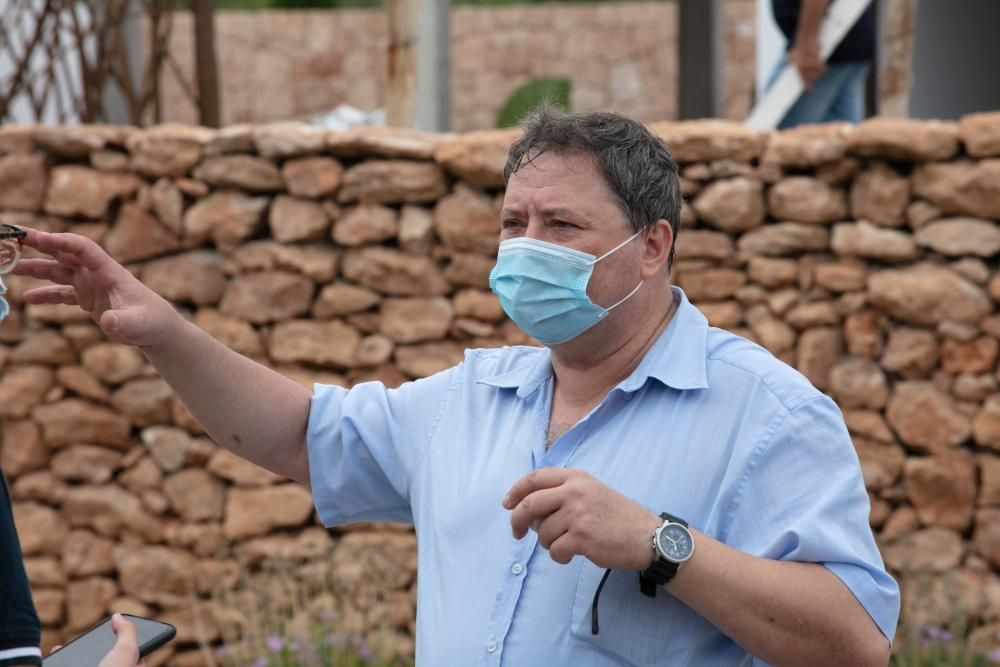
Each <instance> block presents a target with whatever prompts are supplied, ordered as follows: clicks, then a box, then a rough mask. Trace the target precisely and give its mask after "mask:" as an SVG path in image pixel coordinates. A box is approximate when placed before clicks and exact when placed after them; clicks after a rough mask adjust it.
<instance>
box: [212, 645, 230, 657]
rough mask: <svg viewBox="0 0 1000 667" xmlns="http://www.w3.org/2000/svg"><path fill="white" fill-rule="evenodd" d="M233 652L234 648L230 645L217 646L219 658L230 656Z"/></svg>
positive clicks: (216, 654) (216, 655) (216, 650)
mask: <svg viewBox="0 0 1000 667" xmlns="http://www.w3.org/2000/svg"><path fill="white" fill-rule="evenodd" d="M232 654H233V649H232V647H230V646H226V645H225V644H223V645H222V646H216V647H215V657H216V658H219V659H220V660H221V659H223V658H228V657H229V656H231V655H232Z"/></svg>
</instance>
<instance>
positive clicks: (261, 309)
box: [219, 271, 314, 324]
mask: <svg viewBox="0 0 1000 667" xmlns="http://www.w3.org/2000/svg"><path fill="white" fill-rule="evenodd" d="M313 291H314V286H313V283H312V281H311V280H309V279H308V278H306V277H304V276H301V275H299V274H296V273H289V272H287V271H262V272H260V273H248V274H244V275H241V276H238V277H237V278H235V279H234V280H232V281H231V282H230V283H229V284H228V285H227V286H226V291H225V294H224V295H223V297H222V303H221V304H220V306H219V310H220V311H221V312H222V313H223V314H225V315H230V316H232V317H238V318H240V319H243V320H246V321H248V322H252V323H254V324H264V323H266V322H275V321H283V320H289V319H292V318H294V317H298V316H300V315H304V314H305V313H308V312H309V306H310V305H311V304H312V297H313Z"/></svg>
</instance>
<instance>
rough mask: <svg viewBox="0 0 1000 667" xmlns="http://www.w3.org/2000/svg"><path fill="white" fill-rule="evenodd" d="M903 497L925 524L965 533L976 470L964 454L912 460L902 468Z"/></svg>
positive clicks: (973, 498)
mask: <svg viewBox="0 0 1000 667" xmlns="http://www.w3.org/2000/svg"><path fill="white" fill-rule="evenodd" d="M903 471H904V478H905V484H906V495H907V498H909V500H910V502H911V503H912V504H913V507H914V509H916V511H917V516H919V517H920V521H921V522H922V523H923V524H924V525H931V526H944V527H945V528H952V529H954V530H958V531H964V530H965V529H966V528H968V527H969V525H970V524H971V523H972V510H973V502H974V500H975V498H976V467H975V462H974V460H973V458H972V457H971V456H969V455H968V453H967V452H955V453H950V454H939V455H937V456H933V457H928V458H911V459H908V460H907V461H906V463H905V464H904V466H903Z"/></svg>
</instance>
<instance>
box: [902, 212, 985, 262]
mask: <svg viewBox="0 0 1000 667" xmlns="http://www.w3.org/2000/svg"><path fill="white" fill-rule="evenodd" d="M913 238H914V239H915V240H916V242H917V243H918V244H919V245H921V246H923V247H924V248H930V249H931V250H933V251H934V252H936V253H938V254H941V255H946V256H948V257H961V256H964V255H977V256H979V257H992V256H993V255H996V254H997V253H998V252H1000V225H997V223H995V222H993V221H992V220H979V219H976V218H944V219H941V220H935V221H934V222H931V223H928V224H927V225H925V226H923V227H921V228H920V229H918V230H917V231H916V233H915V234H914V235H913Z"/></svg>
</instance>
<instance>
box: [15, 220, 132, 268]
mask: <svg viewBox="0 0 1000 667" xmlns="http://www.w3.org/2000/svg"><path fill="white" fill-rule="evenodd" d="M24 245H26V246H29V247H31V248H35V249H36V250H40V251H42V252H44V253H46V254H48V255H52V256H53V257H57V258H59V257H60V255H61V254H62V255H68V256H70V257H72V258H73V260H74V261H77V262H79V264H80V266H83V267H84V268H87V269H91V270H93V271H96V270H98V269H100V268H101V267H103V266H106V265H107V263H108V262H111V261H113V260H112V259H111V257H110V256H109V255H108V254H107V253H106V252H104V250H102V249H101V247H100V246H99V245H97V244H96V243H95V242H93V241H91V240H90V239H88V238H86V237H84V236H80V235H78V234H68V233H62V234H50V233H48V232H41V231H38V230H37V229H29V230H28V236H27V237H25V239H24Z"/></svg>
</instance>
